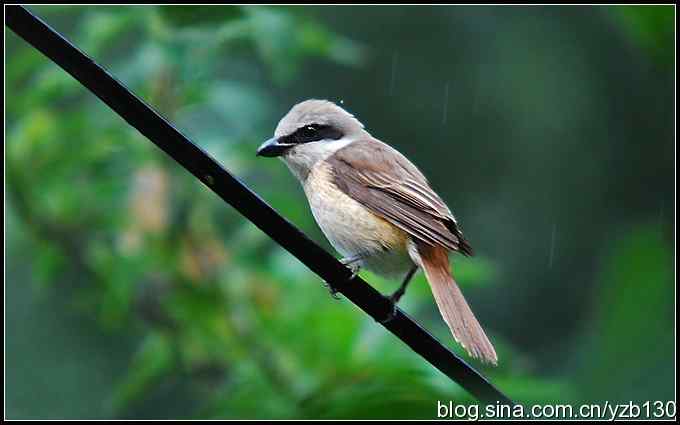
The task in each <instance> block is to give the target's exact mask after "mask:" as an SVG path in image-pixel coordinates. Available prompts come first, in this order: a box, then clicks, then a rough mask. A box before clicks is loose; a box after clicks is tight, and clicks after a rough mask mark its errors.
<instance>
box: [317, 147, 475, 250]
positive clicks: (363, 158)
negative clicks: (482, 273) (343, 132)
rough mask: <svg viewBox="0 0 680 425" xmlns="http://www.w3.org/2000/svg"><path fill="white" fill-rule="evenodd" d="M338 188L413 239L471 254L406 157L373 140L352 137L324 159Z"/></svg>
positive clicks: (449, 216) (439, 201) (448, 214)
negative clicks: (352, 139) (350, 140)
mask: <svg viewBox="0 0 680 425" xmlns="http://www.w3.org/2000/svg"><path fill="white" fill-rule="evenodd" d="M327 161H328V163H329V164H330V165H331V166H332V169H333V178H334V182H335V184H336V186H337V187H338V188H339V189H340V190H342V191H343V192H344V193H346V194H347V195H348V196H349V197H351V198H353V199H355V200H356V201H358V202H360V203H361V204H363V205H365V206H366V207H367V208H368V209H370V210H371V211H372V212H374V213H375V214H377V215H379V216H380V217H383V218H384V219H386V220H388V221H389V222H390V223H392V224H394V225H395V226H397V227H399V228H400V229H402V230H404V231H405V232H406V233H408V234H409V235H411V236H412V237H414V238H416V239H418V240H420V241H422V242H425V243H427V244H430V245H434V246H442V247H445V248H447V249H450V250H454V251H460V252H461V253H463V254H465V255H472V248H471V247H470V245H469V243H468V242H467V241H466V240H465V238H464V237H463V234H462V232H461V231H460V228H459V227H458V224H457V223H456V219H455V218H454V217H453V214H451V211H450V210H449V208H448V207H447V206H446V204H445V203H444V201H442V199H441V198H440V197H439V196H438V195H437V194H436V193H435V192H434V191H433V190H432V189H431V188H430V186H429V184H428V182H427V179H426V178H425V176H424V175H423V174H422V173H421V172H420V171H419V170H418V168H416V166H415V165H413V164H412V163H411V162H410V161H409V160H408V159H406V157H404V156H403V155H402V154H401V153H399V152H398V151H397V150H395V149H393V148H392V147H390V146H389V145H387V144H385V143H382V142H380V141H378V140H375V139H365V140H358V141H355V142H353V143H351V144H349V145H347V146H346V147H344V148H342V149H339V150H338V151H337V152H335V153H334V154H333V155H331V156H330V157H329V158H328V159H327Z"/></svg>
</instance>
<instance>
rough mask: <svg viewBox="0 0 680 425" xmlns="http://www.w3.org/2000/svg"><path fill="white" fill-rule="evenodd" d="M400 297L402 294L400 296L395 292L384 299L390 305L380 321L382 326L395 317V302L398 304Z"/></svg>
mask: <svg viewBox="0 0 680 425" xmlns="http://www.w3.org/2000/svg"><path fill="white" fill-rule="evenodd" d="M402 295H404V294H403V293H401V294H400V293H399V291H397V292H395V293H394V294H392V295H390V296H389V297H385V298H387V300H388V301H389V303H390V306H391V310H390V312H389V313H388V314H387V316H386V317H385V318H384V319H382V320H380V323H382V324H383V325H384V324H385V323H389V322H391V321H392V320H394V318H395V317H397V302H399V298H401V296H402Z"/></svg>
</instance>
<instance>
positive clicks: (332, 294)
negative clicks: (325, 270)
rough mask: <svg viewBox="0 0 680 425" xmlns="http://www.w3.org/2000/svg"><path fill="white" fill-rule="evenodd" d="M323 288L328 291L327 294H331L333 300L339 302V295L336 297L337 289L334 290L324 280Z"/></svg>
mask: <svg viewBox="0 0 680 425" xmlns="http://www.w3.org/2000/svg"><path fill="white" fill-rule="evenodd" d="M323 286H325V287H326V289H328V293H329V294H331V297H332V298H333V299H336V300H339V299H340V295H338V292H339V291H338V290H337V289H335V288H334V287H333V285H331V284H330V283H328V282H326V281H325V280H324V281H323Z"/></svg>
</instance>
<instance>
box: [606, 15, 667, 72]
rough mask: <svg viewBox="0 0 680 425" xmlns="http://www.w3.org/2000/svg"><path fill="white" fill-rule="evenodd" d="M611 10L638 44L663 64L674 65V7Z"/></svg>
mask: <svg viewBox="0 0 680 425" xmlns="http://www.w3.org/2000/svg"><path fill="white" fill-rule="evenodd" d="M610 10H611V11H612V13H613V14H614V16H615V17H616V19H617V21H618V22H619V23H620V25H621V26H622V27H623V29H624V30H625V31H626V33H627V34H628V36H629V37H630V38H631V39H632V40H633V42H634V43H635V44H637V45H638V46H639V47H641V48H642V49H644V50H645V51H647V52H648V53H649V54H650V55H651V56H653V57H654V58H655V59H656V60H657V61H658V62H660V63H661V64H663V65H665V66H671V65H672V64H673V59H674V58H675V52H674V40H675V37H674V35H673V32H674V22H675V8H674V7H673V6H671V5H664V6H660V5H659V6H653V5H638V6H616V7H612V8H610Z"/></svg>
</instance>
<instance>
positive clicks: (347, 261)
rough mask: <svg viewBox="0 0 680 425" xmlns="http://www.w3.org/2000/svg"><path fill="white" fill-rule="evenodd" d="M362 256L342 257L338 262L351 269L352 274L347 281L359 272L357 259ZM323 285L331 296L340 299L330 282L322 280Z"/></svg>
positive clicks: (360, 258)
mask: <svg viewBox="0 0 680 425" xmlns="http://www.w3.org/2000/svg"><path fill="white" fill-rule="evenodd" d="M362 259H363V257H361V256H358V255H357V256H354V257H348V258H342V259H341V260H340V262H341V263H342V264H343V265H344V266H345V267H347V268H349V269H350V270H351V271H352V275H351V276H350V277H349V279H347V281H348V282H349V281H350V280H352V279H354V278H355V277H356V276H357V275H358V274H359V272H360V271H361V266H360V265H359V261H361V260H362ZM323 286H325V287H326V289H328V292H329V293H330V294H331V297H333V298H335V299H336V300H339V299H340V295H338V292H339V291H338V290H337V289H335V288H334V287H333V285H331V284H330V283H328V282H326V281H324V282H323Z"/></svg>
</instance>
